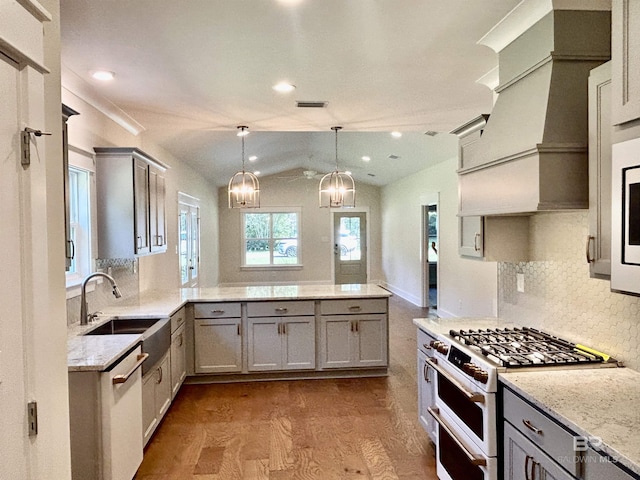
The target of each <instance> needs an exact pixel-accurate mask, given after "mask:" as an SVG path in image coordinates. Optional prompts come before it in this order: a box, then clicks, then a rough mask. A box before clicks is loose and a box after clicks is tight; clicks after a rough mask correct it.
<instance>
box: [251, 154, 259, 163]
mask: <svg viewBox="0 0 640 480" xmlns="http://www.w3.org/2000/svg"><path fill="white" fill-rule="evenodd" d="M257 159H258V157H256V156H255V155H251V156H250V157H249V161H250V162H255V161H256V160H257Z"/></svg>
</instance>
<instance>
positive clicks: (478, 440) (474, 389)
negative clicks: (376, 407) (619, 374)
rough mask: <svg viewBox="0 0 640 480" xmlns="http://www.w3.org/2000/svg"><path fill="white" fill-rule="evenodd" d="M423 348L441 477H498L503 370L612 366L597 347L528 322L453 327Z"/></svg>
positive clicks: (466, 479) (452, 479)
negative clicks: (590, 347) (589, 348)
mask: <svg viewBox="0 0 640 480" xmlns="http://www.w3.org/2000/svg"><path fill="white" fill-rule="evenodd" d="M419 338H420V337H419ZM422 338H424V337H422ZM418 347H419V349H420V350H422V353H423V358H424V374H425V375H424V378H425V379H427V378H428V379H430V380H428V381H429V382H431V383H432V384H433V385H432V388H433V393H434V399H433V405H432V406H431V407H429V408H428V410H429V413H430V414H431V416H432V417H433V418H434V419H435V421H436V425H435V428H434V431H435V436H436V441H435V443H436V457H437V464H436V465H437V466H436V468H437V475H438V478H439V479H440V480H497V478H498V458H497V457H498V427H497V422H498V410H497V407H496V392H497V390H498V373H499V372H501V371H505V370H507V369H513V368H518V369H528V368H536V369H537V368H545V367H549V368H559V367H564V368H580V367H597V366H605V365H606V362H605V357H603V356H601V355H599V354H597V352H593V351H586V350H582V349H581V347H580V346H577V345H574V344H571V343H569V342H567V341H565V340H562V339H560V338H557V337H555V336H552V335H549V334H547V333H544V332H542V331H539V330H535V329H532V328H526V327H522V328H519V327H514V328H492V329H476V330H451V331H450V332H449V333H448V334H440V335H438V336H437V339H434V340H430V341H428V342H423V344H420V341H419V345H418ZM429 370H431V372H428V371H429ZM428 373H429V375H427V374H428Z"/></svg>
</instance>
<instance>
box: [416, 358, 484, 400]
mask: <svg viewBox="0 0 640 480" xmlns="http://www.w3.org/2000/svg"><path fill="white" fill-rule="evenodd" d="M425 362H427V364H428V365H429V366H430V367H431V368H433V370H434V371H435V372H436V373H438V374H440V375H442V376H444V377H445V378H446V379H447V380H449V381H450V382H451V383H452V384H453V385H454V386H455V387H456V388H457V389H458V390H460V393H462V394H464V396H465V397H466V398H467V400H469V401H470V402H473V403H484V395H483V394H482V393H480V392H470V391H468V390H467V388H466V387H465V386H464V385H462V384H461V383H460V382H458V381H457V380H456V379H454V378H453V377H451V376H450V375H449V374H448V373H447V372H446V371H444V370H443V369H442V367H439V366H438V363H437V359H436V358H429V357H427V358H426V359H425Z"/></svg>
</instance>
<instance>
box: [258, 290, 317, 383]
mask: <svg viewBox="0 0 640 480" xmlns="http://www.w3.org/2000/svg"><path fill="white" fill-rule="evenodd" d="M246 343H247V362H248V365H247V369H248V370H249V371H253V372H256V371H270V370H313V369H314V368H315V365H316V362H315V357H316V354H315V305H314V302H313V301H308V300H307V301H275V302H249V303H247V340H246Z"/></svg>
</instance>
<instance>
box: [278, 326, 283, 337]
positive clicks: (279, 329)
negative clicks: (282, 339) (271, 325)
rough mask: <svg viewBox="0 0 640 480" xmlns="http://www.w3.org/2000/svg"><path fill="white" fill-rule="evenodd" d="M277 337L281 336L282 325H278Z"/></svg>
mask: <svg viewBox="0 0 640 480" xmlns="http://www.w3.org/2000/svg"><path fill="white" fill-rule="evenodd" d="M278 335H282V324H281V323H278Z"/></svg>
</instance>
